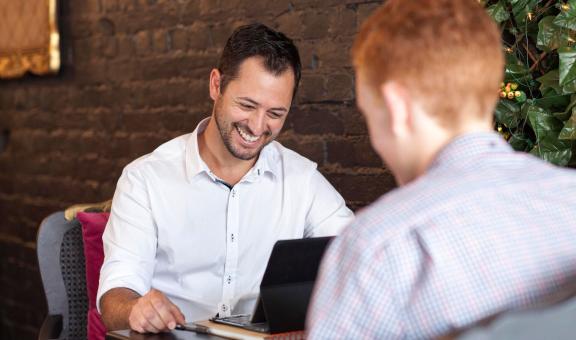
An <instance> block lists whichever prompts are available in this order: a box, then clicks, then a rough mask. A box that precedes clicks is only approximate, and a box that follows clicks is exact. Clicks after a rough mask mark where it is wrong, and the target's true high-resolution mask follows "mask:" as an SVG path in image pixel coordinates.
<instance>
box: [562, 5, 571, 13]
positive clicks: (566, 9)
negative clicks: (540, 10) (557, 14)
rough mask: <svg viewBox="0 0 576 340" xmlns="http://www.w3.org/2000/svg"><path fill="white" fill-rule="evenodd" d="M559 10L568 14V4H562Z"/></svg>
mask: <svg viewBox="0 0 576 340" xmlns="http://www.w3.org/2000/svg"><path fill="white" fill-rule="evenodd" d="M560 8H561V9H562V10H563V11H564V12H568V11H569V10H570V4H568V3H563V4H562V5H561V6H560Z"/></svg>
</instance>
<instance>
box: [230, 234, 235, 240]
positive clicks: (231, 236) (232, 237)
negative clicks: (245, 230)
mask: <svg viewBox="0 0 576 340" xmlns="http://www.w3.org/2000/svg"><path fill="white" fill-rule="evenodd" d="M230 241H232V242H234V234H231V235H230Z"/></svg>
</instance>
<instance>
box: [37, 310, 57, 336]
mask: <svg viewBox="0 0 576 340" xmlns="http://www.w3.org/2000/svg"><path fill="white" fill-rule="evenodd" d="M60 333H62V315H50V314H48V315H47V316H46V318H45V319H44V322H43V323H42V328H40V333H39V334H38V340H48V339H58V338H59V337H60Z"/></svg>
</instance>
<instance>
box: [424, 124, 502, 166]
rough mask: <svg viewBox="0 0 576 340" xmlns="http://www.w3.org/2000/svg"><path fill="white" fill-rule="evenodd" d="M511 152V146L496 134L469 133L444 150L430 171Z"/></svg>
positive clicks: (449, 144) (455, 139)
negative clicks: (492, 154) (478, 157)
mask: <svg viewBox="0 0 576 340" xmlns="http://www.w3.org/2000/svg"><path fill="white" fill-rule="evenodd" d="M509 152H513V150H512V148H511V147H510V145H509V144H508V143H506V141H505V140H504V139H503V138H502V137H500V135H498V134H497V133H495V132H473V133H467V134H464V135H461V136H458V137H456V138H454V139H453V140H452V141H451V142H450V143H448V145H446V146H445V147H444V148H442V150H440V152H439V153H438V155H437V156H436V158H435V159H434V161H433V162H432V164H431V165H430V166H429V168H428V170H432V169H435V168H438V167H443V166H451V165H454V164H461V163H462V162H465V161H466V160H469V159H473V158H476V157H477V156H479V155H482V154H489V153H509Z"/></svg>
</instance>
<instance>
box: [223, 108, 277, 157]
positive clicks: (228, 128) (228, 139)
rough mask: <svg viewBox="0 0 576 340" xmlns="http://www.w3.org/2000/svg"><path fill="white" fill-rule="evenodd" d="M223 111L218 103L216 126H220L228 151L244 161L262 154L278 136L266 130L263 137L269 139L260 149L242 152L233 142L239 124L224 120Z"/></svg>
mask: <svg viewBox="0 0 576 340" xmlns="http://www.w3.org/2000/svg"><path fill="white" fill-rule="evenodd" d="M221 112H222V110H221V108H220V107H218V105H216V106H215V107H214V113H215V114H214V117H215V121H216V126H217V127H218V131H220V137H221V138H222V142H223V143H224V145H225V146H226V149H228V152H230V154H231V155H232V156H234V157H236V158H238V159H241V160H243V161H249V160H252V159H254V158H256V157H258V155H260V151H262V149H263V148H264V147H265V146H266V145H268V144H270V142H272V141H273V140H274V139H275V138H276V136H272V133H271V132H270V131H266V132H265V133H264V135H263V136H262V137H261V138H266V139H267V140H266V141H265V142H264V143H263V144H262V146H261V147H260V148H259V149H258V150H256V151H254V152H253V153H248V152H242V151H241V150H238V149H237V148H235V147H234V145H233V144H232V133H233V132H234V130H235V129H236V126H237V125H238V124H237V123H229V122H227V121H226V120H224V118H223V117H222V114H221Z"/></svg>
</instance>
